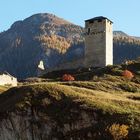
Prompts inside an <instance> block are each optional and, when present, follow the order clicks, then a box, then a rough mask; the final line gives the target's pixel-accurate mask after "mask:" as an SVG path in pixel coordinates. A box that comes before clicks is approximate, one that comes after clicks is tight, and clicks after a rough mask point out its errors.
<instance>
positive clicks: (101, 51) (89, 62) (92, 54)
mask: <svg viewBox="0 0 140 140" xmlns="http://www.w3.org/2000/svg"><path fill="white" fill-rule="evenodd" d="M112 24H113V22H112V21H111V20H109V19H108V18H106V17H102V16H101V17H95V18H92V19H89V20H86V21H85V30H86V31H85V62H84V65H85V67H104V66H106V65H112V64H113V32H112Z"/></svg>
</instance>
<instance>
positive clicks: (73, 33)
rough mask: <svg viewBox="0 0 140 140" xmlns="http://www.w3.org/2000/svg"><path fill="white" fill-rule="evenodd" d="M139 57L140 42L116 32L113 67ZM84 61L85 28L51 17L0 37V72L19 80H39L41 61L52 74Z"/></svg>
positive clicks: (28, 20)
mask: <svg viewBox="0 0 140 140" xmlns="http://www.w3.org/2000/svg"><path fill="white" fill-rule="evenodd" d="M139 56H140V40H139V39H137V38H136V37H135V38H134V37H131V36H129V35H127V34H125V33H123V32H122V31H115V32H114V63H115V64H117V63H121V62H123V61H124V60H125V59H136V58H137V57H139ZM83 58H84V28H83V27H80V26H78V25H75V24H73V23H71V22H68V21H66V20H64V19H62V18H59V17H57V16H55V15H52V14H48V13H44V14H36V15H33V16H31V17H29V18H26V19H25V20H23V21H17V22H15V23H14V24H13V25H12V26H11V28H10V29H9V30H7V31H5V32H2V33H0V71H8V72H9V73H10V74H12V75H14V76H16V77H18V78H20V79H22V78H27V77H31V76H36V75H37V66H38V64H39V61H40V60H42V61H43V62H44V63H45V68H46V69H47V70H53V68H57V67H62V68H65V67H66V63H69V65H72V66H74V65H76V64H77V63H80V62H81V61H78V60H81V59H83ZM71 62H74V63H72V64H71Z"/></svg>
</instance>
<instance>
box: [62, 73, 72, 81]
mask: <svg viewBox="0 0 140 140" xmlns="http://www.w3.org/2000/svg"><path fill="white" fill-rule="evenodd" d="M62 80H63V81H74V80H75V78H74V77H73V76H72V75H70V74H64V75H63V76H62Z"/></svg>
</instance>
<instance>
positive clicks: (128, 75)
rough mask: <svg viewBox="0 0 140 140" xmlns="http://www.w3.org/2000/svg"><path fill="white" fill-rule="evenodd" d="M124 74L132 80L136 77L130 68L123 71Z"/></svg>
mask: <svg viewBox="0 0 140 140" xmlns="http://www.w3.org/2000/svg"><path fill="white" fill-rule="evenodd" d="M122 76H123V77H125V78H126V79H130V80H131V79H132V78H133V77H134V75H133V73H132V72H131V71H129V70H125V71H123V72H122Z"/></svg>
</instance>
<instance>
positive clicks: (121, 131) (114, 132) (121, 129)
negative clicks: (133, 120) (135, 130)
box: [107, 124, 129, 140]
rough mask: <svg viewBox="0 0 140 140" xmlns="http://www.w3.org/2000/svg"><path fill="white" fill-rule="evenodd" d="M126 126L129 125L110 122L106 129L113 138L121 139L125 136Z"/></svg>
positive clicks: (126, 132) (126, 133)
mask: <svg viewBox="0 0 140 140" xmlns="http://www.w3.org/2000/svg"><path fill="white" fill-rule="evenodd" d="M128 128H129V127H128V126H127V125H124V124H122V125H120V124H112V125H111V126H110V127H109V128H107V130H108V132H109V133H110V135H111V136H112V137H113V139H114V140H122V139H124V138H126V137H127V135H128Z"/></svg>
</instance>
